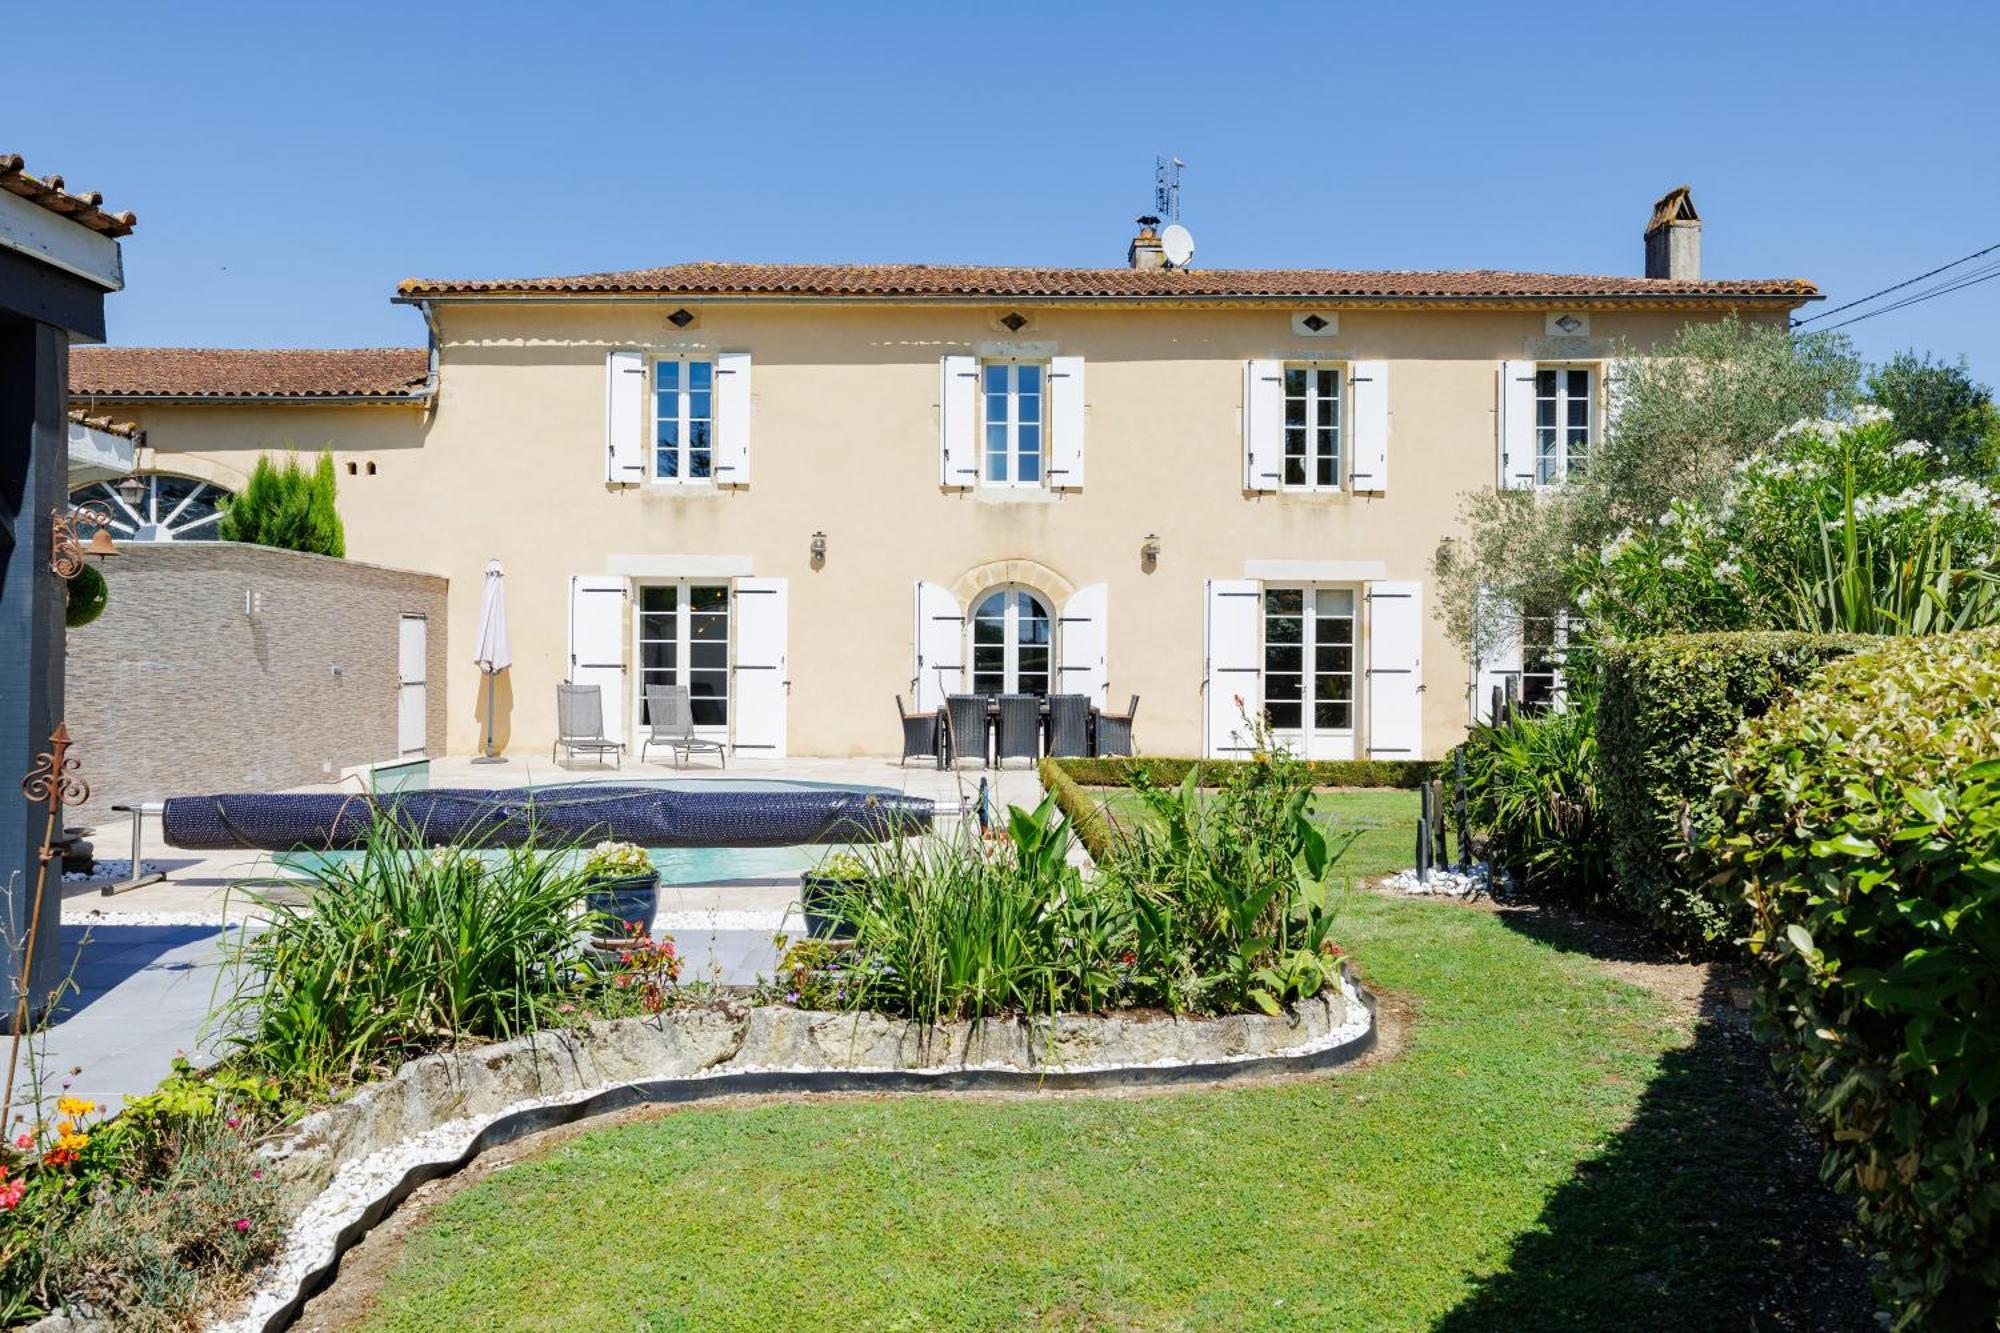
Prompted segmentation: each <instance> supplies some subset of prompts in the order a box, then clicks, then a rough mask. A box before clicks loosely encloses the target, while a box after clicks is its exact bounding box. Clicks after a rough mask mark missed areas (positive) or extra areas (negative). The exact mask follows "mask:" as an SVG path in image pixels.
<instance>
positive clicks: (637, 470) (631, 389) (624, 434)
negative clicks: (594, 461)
mask: <svg viewBox="0 0 2000 1333" xmlns="http://www.w3.org/2000/svg"><path fill="white" fill-rule="evenodd" d="M604 364H605V374H604V479H605V480H606V481H608V482H610V483H611V484H612V485H614V486H627V485H632V484H634V483H636V482H642V481H644V480H645V479H646V354H645V353H644V352H637V351H633V350H631V349H629V348H619V349H617V350H615V351H613V352H612V353H611V354H610V355H609V356H607V357H606V358H605V363H604Z"/></svg>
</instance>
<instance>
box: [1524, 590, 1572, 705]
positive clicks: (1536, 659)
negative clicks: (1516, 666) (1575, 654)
mask: <svg viewBox="0 0 2000 1333" xmlns="http://www.w3.org/2000/svg"><path fill="white" fill-rule="evenodd" d="M1569 629H1570V624H1569V617H1568V616H1567V615H1564V614H1562V613H1557V614H1556V615H1552V616H1551V615H1528V616H1522V617H1521V706H1522V707H1523V708H1525V709H1528V710H1529V711H1531V712H1542V711H1545V710H1548V709H1560V708H1561V707H1562V706H1563V704H1564V702H1565V700H1566V697H1567V694H1568V686H1567V682H1566V681H1565V679H1564V676H1563V667H1564V666H1565V664H1566V663H1567V662H1568V660H1569Z"/></svg>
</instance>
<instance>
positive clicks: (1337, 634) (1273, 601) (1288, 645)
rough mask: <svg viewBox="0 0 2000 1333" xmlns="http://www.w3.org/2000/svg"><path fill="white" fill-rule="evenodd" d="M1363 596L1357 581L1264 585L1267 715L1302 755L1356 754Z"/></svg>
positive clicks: (1281, 736) (1278, 733) (1283, 738)
mask: <svg viewBox="0 0 2000 1333" xmlns="http://www.w3.org/2000/svg"><path fill="white" fill-rule="evenodd" d="M1355 603H1356V593H1355V589H1354V588H1352V587H1341V586H1323V585H1315V584H1306V585H1303V586H1294V587H1277V586H1268V585H1267V586H1266V587H1265V589H1264V606H1263V610H1264V718H1265V721H1267V722H1268V723H1269V724H1270V727H1271V730H1272V732H1273V733H1274V735H1276V737H1277V738H1278V739H1279V740H1280V741H1281V742H1283V743H1284V744H1285V745H1286V746H1287V747H1289V748H1290V749H1291V750H1292V751H1293V752H1294V753H1296V754H1300V755H1304V756H1306V757H1308V758H1338V757H1341V756H1342V755H1345V756H1347V757H1352V754H1353V747H1354V707H1355V690H1354V685H1355V678H1354V650H1355V638H1354V634H1355V622H1356V619H1357V617H1356V615H1355V609H1356V607H1355Z"/></svg>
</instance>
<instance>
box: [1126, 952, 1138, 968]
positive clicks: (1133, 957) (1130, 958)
mask: <svg viewBox="0 0 2000 1333" xmlns="http://www.w3.org/2000/svg"><path fill="white" fill-rule="evenodd" d="M1138 961H1139V955H1138V954H1136V953H1133V952H1132V951H1131V950H1130V949H1127V950H1126V951H1125V966H1127V967H1131V966H1133V965H1134V964H1135V963H1137V962H1138Z"/></svg>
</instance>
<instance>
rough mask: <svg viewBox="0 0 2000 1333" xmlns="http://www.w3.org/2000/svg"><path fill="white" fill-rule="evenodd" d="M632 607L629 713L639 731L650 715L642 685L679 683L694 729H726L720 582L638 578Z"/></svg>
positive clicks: (726, 610) (724, 605)
mask: <svg viewBox="0 0 2000 1333" xmlns="http://www.w3.org/2000/svg"><path fill="white" fill-rule="evenodd" d="M638 591H639V595H638V597H637V599H636V605H635V607H634V612H633V614H634V617H635V621H636V623H635V624H634V626H633V632H634V634H635V636H636V638H637V642H638V646H639V651H638V652H637V653H636V654H635V657H636V660H637V661H638V663H639V670H638V671H637V672H636V673H635V674H636V675H637V677H638V679H637V681H636V682H635V685H636V688H637V692H638V698H637V699H636V700H635V704H636V707H635V710H634V712H633V716H634V717H636V718H638V720H639V735H640V736H642V737H643V736H644V735H645V733H646V729H647V728H648V727H649V726H650V725H651V722H652V715H651V713H650V711H649V710H648V709H647V706H646V687H647V686H648V685H679V686H681V687H683V688H685V689H686V690H687V692H688V696H689V699H690V701H691V704H692V708H693V712H694V726H695V730H696V731H699V732H713V733H715V734H716V735H718V736H721V735H724V734H726V733H727V732H728V730H729V720H730V707H731V699H730V694H729V618H730V595H729V585H728V584H726V583H699V582H694V581H691V580H683V581H680V582H675V583H642V584H640V585H639V590H638Z"/></svg>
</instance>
